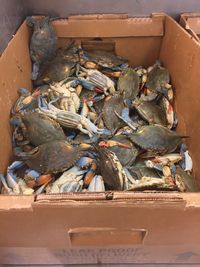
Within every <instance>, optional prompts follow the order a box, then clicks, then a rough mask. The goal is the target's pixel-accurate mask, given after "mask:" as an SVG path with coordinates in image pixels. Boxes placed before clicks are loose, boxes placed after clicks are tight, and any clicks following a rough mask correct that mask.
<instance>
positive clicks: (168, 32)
mask: <svg viewBox="0 0 200 267" xmlns="http://www.w3.org/2000/svg"><path fill="white" fill-rule="evenodd" d="M160 58H161V60H162V61H163V62H164V65H165V66H166V67H167V68H168V69H169V72H170V74H171V80H172V84H173V86H174V88H175V100H176V101H175V108H176V110H177V114H178V119H179V124H178V131H179V132H180V133H182V134H183V135H187V136H189V138H188V139H187V140H186V143H187V144H188V148H189V151H190V153H191V156H192V159H193V163H194V175H195V177H196V179H200V165H199V160H200V156H199V151H200V142H199V135H200V124H199V114H200V105H199V103H200V94H199V88H200V82H199V77H200V63H199V62H200V44H199V43H198V42H197V41H195V40H194V39H191V37H190V35H189V34H188V33H187V32H185V30H184V29H182V28H181V26H180V25H178V24H177V23H176V22H175V21H173V20H172V19H170V18H167V19H166V25H165V37H164V39H163V43H162V49H161V54H160Z"/></svg>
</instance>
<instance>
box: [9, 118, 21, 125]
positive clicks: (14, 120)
mask: <svg viewBox="0 0 200 267" xmlns="http://www.w3.org/2000/svg"><path fill="white" fill-rule="evenodd" d="M21 123H22V121H21V119H20V118H19V117H12V118H11V119H10V124H11V125H13V126H15V127H18V126H20V125H21Z"/></svg>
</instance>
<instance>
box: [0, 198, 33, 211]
mask: <svg viewBox="0 0 200 267" xmlns="http://www.w3.org/2000/svg"><path fill="white" fill-rule="evenodd" d="M34 199H35V196H33V195H32V196H25V195H19V196H12V195H11V196H10V195H0V211H5V210H9V211H10V210H16V209H19V210H21V211H23V210H24V209H26V210H32V204H33V202H34Z"/></svg>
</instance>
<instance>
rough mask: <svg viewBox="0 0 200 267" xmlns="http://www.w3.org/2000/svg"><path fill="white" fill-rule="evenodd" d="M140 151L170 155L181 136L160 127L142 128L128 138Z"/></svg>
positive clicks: (179, 141)
mask: <svg viewBox="0 0 200 267" xmlns="http://www.w3.org/2000/svg"><path fill="white" fill-rule="evenodd" d="M128 137H129V138H130V140H131V141H132V142H133V143H135V144H136V145H138V146H139V147H141V148H142V149H145V150H148V151H153V152H155V153H159V154H165V153H171V152H173V151H174V150H175V149H176V148H177V146H178V145H179V144H180V143H181V138H182V137H181V136H180V135H178V134H176V133H175V132H173V131H171V130H169V129H167V128H166V127H163V126H161V125H156V124H155V125H147V126H142V127H141V128H139V130H138V131H137V132H135V133H132V134H130V135H129V136H128Z"/></svg>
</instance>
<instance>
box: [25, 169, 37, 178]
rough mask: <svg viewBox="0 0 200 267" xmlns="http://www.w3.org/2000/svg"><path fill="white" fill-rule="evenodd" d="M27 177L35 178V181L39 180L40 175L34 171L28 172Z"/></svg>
mask: <svg viewBox="0 0 200 267" xmlns="http://www.w3.org/2000/svg"><path fill="white" fill-rule="evenodd" d="M25 173H26V175H27V176H29V177H31V178H33V179H34V180H36V179H38V178H39V177H40V173H39V172H37V171H34V170H30V169H29V170H27V171H26V172H25Z"/></svg>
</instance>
